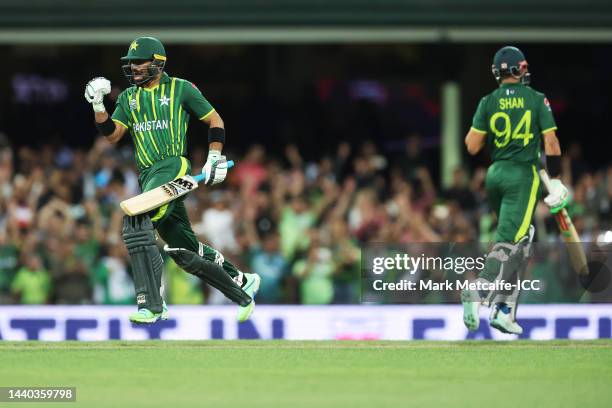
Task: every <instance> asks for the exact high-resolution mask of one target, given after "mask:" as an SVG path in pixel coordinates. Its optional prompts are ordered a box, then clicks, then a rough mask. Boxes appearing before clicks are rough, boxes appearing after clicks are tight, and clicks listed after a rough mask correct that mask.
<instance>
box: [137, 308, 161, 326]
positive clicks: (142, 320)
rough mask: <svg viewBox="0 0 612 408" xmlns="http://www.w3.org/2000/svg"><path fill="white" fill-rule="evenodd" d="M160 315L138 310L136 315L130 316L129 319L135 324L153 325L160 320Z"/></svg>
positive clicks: (146, 310) (147, 310)
mask: <svg viewBox="0 0 612 408" xmlns="http://www.w3.org/2000/svg"><path fill="white" fill-rule="evenodd" d="M162 313H163V312H162ZM162 313H154V312H152V311H150V310H149V309H138V311H137V312H136V313H132V314H131V315H130V317H129V319H130V321H131V322H132V323H136V324H153V323H155V322H157V321H158V320H160V319H161V318H162Z"/></svg>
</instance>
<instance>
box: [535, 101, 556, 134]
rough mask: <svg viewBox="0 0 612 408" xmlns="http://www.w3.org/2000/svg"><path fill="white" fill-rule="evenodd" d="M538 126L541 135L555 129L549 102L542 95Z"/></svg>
mask: <svg viewBox="0 0 612 408" xmlns="http://www.w3.org/2000/svg"><path fill="white" fill-rule="evenodd" d="M538 124H539V125H540V129H542V133H546V132H549V131H551V130H555V129H557V124H556V123H555V117H554V116H553V113H552V109H551V107H550V102H548V99H547V98H546V97H545V96H544V95H542V101H541V102H540V110H539V115H538Z"/></svg>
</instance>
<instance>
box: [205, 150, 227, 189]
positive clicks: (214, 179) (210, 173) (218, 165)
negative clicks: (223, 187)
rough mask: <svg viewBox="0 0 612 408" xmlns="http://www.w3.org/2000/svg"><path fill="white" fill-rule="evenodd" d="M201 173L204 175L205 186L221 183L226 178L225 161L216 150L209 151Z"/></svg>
mask: <svg viewBox="0 0 612 408" xmlns="http://www.w3.org/2000/svg"><path fill="white" fill-rule="evenodd" d="M202 173H204V174H206V178H205V179H204V184H206V185H207V186H214V185H215V184H219V183H221V182H222V181H223V180H225V177H226V176H227V159H226V158H225V156H224V155H222V154H221V152H220V151H218V150H211V151H209V152H208V159H207V160H206V164H204V167H202Z"/></svg>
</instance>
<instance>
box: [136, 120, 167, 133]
mask: <svg viewBox="0 0 612 408" xmlns="http://www.w3.org/2000/svg"><path fill="white" fill-rule="evenodd" d="M161 129H168V120H166V119H164V120H147V121H146V122H136V123H134V131H136V132H148V131H151V130H161Z"/></svg>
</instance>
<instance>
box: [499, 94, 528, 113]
mask: <svg viewBox="0 0 612 408" xmlns="http://www.w3.org/2000/svg"><path fill="white" fill-rule="evenodd" d="M519 108H521V109H524V108H525V99H524V98H515V97H512V98H500V99H499V109H504V110H505V109H519Z"/></svg>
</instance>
